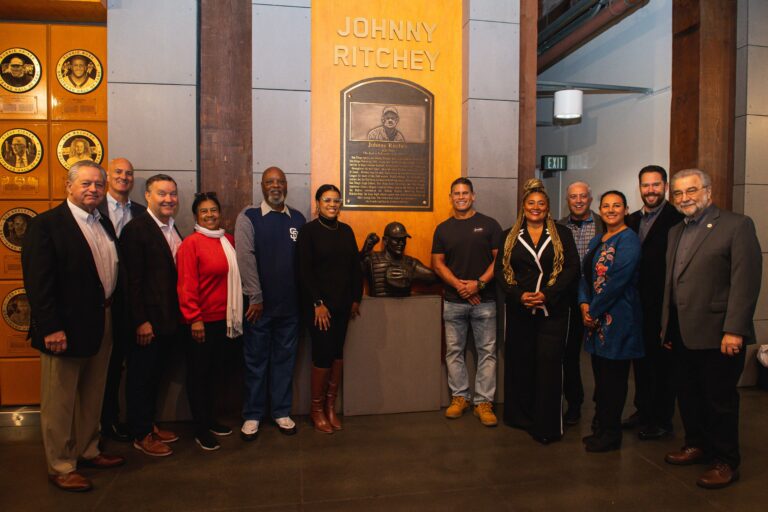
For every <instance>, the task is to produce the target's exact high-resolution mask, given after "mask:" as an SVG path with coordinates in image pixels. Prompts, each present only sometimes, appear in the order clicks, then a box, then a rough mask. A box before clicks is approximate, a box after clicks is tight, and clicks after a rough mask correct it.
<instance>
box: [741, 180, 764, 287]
mask: <svg viewBox="0 0 768 512" xmlns="http://www.w3.org/2000/svg"><path fill="white" fill-rule="evenodd" d="M744 215H748V216H749V217H751V218H752V220H753V221H754V222H755V229H756V230H757V238H758V240H760V247H761V248H762V250H763V251H768V222H766V219H768V185H746V186H745V187H744ZM762 291H763V295H764V294H765V293H766V291H768V288H763V289H762Z"/></svg>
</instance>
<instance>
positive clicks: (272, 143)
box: [253, 89, 309, 174]
mask: <svg viewBox="0 0 768 512" xmlns="http://www.w3.org/2000/svg"><path fill="white" fill-rule="evenodd" d="M272 165H276V166H277V167H280V168H281V169H282V170H283V171H285V172H286V173H297V174H304V173H309V92H301V91H274V90H272V91H269V90H261V89H254V91H253V171H254V172H259V173H260V172H261V171H263V170H264V169H266V168H267V167H269V166H272Z"/></svg>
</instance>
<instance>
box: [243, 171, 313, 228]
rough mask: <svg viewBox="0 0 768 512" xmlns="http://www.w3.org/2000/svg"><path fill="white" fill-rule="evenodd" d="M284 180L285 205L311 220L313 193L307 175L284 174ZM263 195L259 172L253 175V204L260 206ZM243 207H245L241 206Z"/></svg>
mask: <svg viewBox="0 0 768 512" xmlns="http://www.w3.org/2000/svg"><path fill="white" fill-rule="evenodd" d="M285 179H286V180H288V198H287V200H286V203H287V204H288V205H289V206H290V207H291V208H295V209H296V210H299V211H300V212H301V213H303V214H304V217H306V218H307V220H308V221H309V220H312V219H311V213H312V211H313V210H314V206H313V205H314V201H313V199H312V198H313V197H314V192H311V191H310V190H309V174H289V173H286V175H285ZM263 199H264V195H263V194H262V192H261V172H254V173H253V204H261V201H262V200H263ZM243 206H244V207H245V205H243ZM241 209H242V208H241Z"/></svg>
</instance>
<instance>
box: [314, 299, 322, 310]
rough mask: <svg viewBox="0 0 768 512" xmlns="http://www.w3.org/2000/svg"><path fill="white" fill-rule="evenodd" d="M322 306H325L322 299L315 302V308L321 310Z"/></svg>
mask: <svg viewBox="0 0 768 512" xmlns="http://www.w3.org/2000/svg"><path fill="white" fill-rule="evenodd" d="M322 305H323V301H322V299H321V300H316V301H315V302H314V306H315V307H316V308H319V307H320V306H322Z"/></svg>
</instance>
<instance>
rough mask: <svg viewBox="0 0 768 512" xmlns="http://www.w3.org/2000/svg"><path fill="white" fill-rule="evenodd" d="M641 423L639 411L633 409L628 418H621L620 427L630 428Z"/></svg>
mask: <svg viewBox="0 0 768 512" xmlns="http://www.w3.org/2000/svg"><path fill="white" fill-rule="evenodd" d="M640 423H641V418H640V412H639V411H635V412H634V413H632V415H631V416H630V417H629V418H624V419H623V420H621V428H623V429H624V430H630V429H633V428H635V427H639V426H640Z"/></svg>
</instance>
